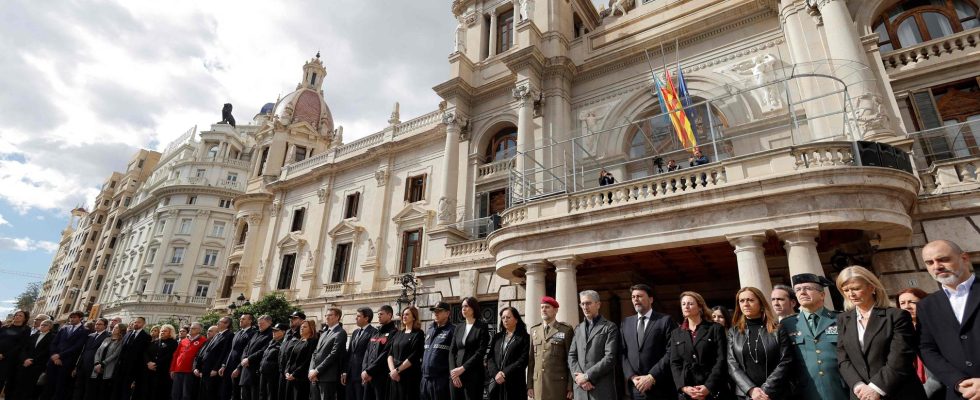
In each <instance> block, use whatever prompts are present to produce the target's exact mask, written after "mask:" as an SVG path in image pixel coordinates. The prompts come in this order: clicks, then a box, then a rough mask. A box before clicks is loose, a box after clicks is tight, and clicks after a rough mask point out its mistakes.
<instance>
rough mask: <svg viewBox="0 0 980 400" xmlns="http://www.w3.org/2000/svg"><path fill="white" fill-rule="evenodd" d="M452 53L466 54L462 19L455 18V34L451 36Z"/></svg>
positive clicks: (464, 29)
mask: <svg viewBox="0 0 980 400" xmlns="http://www.w3.org/2000/svg"><path fill="white" fill-rule="evenodd" d="M453 52H454V53H465V52H466V26H465V21H464V20H463V17H462V16H460V17H456V33H454V34H453Z"/></svg>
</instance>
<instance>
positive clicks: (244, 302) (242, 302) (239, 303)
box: [228, 293, 252, 314]
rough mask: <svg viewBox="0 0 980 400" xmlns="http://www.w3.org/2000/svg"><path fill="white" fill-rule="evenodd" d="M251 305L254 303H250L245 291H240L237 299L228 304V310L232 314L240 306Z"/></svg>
mask: <svg viewBox="0 0 980 400" xmlns="http://www.w3.org/2000/svg"><path fill="white" fill-rule="evenodd" d="M250 305H252V303H250V302H249V301H248V299H246V298H245V293H239V294H238V297H237V298H236V299H235V301H234V302H232V303H231V304H229V305H228V310H229V311H231V314H234V313H235V310H236V309H238V307H242V306H250Z"/></svg>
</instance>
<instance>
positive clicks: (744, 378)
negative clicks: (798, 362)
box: [728, 287, 793, 400]
mask: <svg viewBox="0 0 980 400" xmlns="http://www.w3.org/2000/svg"><path fill="white" fill-rule="evenodd" d="M735 303H736V304H737V305H738V306H737V307H735V316H734V317H733V318H732V327H731V329H729V330H728V374H729V375H731V377H732V381H733V382H734V383H735V395H736V396H737V397H738V398H740V399H752V400H770V399H772V400H776V399H784V398H788V396H789V395H790V393H789V388H790V380H791V379H792V377H791V376H790V374H791V372H792V369H793V351H792V349H791V347H790V346H791V343H790V338H789V334H788V333H787V332H786V329H785V328H784V327H783V326H782V325H780V324H779V320H778V319H777V318H776V314H775V312H774V311H773V310H772V307H771V306H769V301H767V300H766V296H765V295H763V294H762V291H760V290H759V289H756V288H754V287H743V288H742V289H739V291H738V293H736V294H735Z"/></svg>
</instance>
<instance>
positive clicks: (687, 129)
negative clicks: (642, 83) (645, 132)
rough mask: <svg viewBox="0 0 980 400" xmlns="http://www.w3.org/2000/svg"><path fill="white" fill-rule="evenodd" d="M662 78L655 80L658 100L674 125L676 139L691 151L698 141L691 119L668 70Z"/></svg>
mask: <svg viewBox="0 0 980 400" xmlns="http://www.w3.org/2000/svg"><path fill="white" fill-rule="evenodd" d="M664 78H665V79H664V81H665V82H660V80H659V79H657V80H656V84H657V88H658V89H659V91H660V93H659V94H660V100H661V101H662V102H663V103H662V104H663V105H664V106H665V108H666V109H667V112H668V113H669V116H670V122H671V124H672V125H673V126H674V132H676V133H677V139H679V140H680V142H681V145H682V146H683V147H684V149H685V150H687V151H690V152H692V153H693V152H694V148H695V147H697V146H698V141H697V138H695V137H694V129H693V128H692V127H691V120H690V119H688V117H687V113H685V112H684V105H683V104H682V103H681V99H680V94H679V93H678V92H677V89H676V88H674V82H673V79H672V78H671V77H670V71H667V70H665V71H664Z"/></svg>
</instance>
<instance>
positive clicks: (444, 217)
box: [437, 196, 456, 225]
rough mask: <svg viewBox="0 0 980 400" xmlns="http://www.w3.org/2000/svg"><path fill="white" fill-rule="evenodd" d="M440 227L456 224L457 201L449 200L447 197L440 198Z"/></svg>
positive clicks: (438, 215)
mask: <svg viewBox="0 0 980 400" xmlns="http://www.w3.org/2000/svg"><path fill="white" fill-rule="evenodd" d="M437 217H438V219H439V225H449V224H452V223H455V222H456V200H455V199H447V198H446V196H442V197H440V198H439V213H438V214H437Z"/></svg>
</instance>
